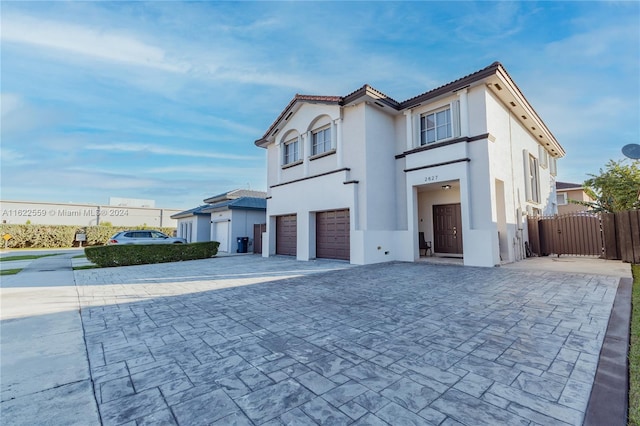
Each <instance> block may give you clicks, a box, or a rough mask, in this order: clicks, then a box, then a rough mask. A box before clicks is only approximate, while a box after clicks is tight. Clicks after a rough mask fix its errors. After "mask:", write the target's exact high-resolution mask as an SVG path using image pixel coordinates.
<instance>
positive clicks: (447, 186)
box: [442, 185, 451, 189]
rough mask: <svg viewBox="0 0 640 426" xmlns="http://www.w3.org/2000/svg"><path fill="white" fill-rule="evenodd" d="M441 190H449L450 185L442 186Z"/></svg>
mask: <svg viewBox="0 0 640 426" xmlns="http://www.w3.org/2000/svg"><path fill="white" fill-rule="evenodd" d="M442 189H451V185H442Z"/></svg>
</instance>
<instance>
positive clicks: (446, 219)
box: [433, 204, 462, 254]
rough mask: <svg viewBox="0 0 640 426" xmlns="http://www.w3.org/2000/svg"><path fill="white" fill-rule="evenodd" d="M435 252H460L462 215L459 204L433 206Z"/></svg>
mask: <svg viewBox="0 0 640 426" xmlns="http://www.w3.org/2000/svg"><path fill="white" fill-rule="evenodd" d="M433 234H434V247H433V251H434V252H435V253H451V254H462V215H461V213H460V204H443V205H439V206H433Z"/></svg>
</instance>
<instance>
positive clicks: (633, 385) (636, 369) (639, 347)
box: [629, 265, 640, 426]
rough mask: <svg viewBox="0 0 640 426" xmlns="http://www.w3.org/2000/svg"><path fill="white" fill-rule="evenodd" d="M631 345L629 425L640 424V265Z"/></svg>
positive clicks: (635, 273) (636, 272) (636, 273)
mask: <svg viewBox="0 0 640 426" xmlns="http://www.w3.org/2000/svg"><path fill="white" fill-rule="evenodd" d="M631 270H632V271H633V292H632V293H631V347H630V348H629V425H630V426H640V265H632V266H631Z"/></svg>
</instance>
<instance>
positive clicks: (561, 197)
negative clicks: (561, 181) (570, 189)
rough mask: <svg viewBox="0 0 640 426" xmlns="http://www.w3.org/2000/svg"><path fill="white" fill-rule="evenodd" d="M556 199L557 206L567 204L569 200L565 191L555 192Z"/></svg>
mask: <svg viewBox="0 0 640 426" xmlns="http://www.w3.org/2000/svg"><path fill="white" fill-rule="evenodd" d="M556 200H557V202H558V205H559V206H566V205H567V204H569V201H567V193H566V192H558V193H557V194H556Z"/></svg>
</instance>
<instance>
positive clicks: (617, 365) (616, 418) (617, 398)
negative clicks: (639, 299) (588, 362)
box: [582, 278, 633, 426]
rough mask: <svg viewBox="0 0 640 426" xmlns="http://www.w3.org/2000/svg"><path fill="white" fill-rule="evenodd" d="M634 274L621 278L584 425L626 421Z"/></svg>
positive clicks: (621, 423)
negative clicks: (631, 276) (630, 276)
mask: <svg viewBox="0 0 640 426" xmlns="http://www.w3.org/2000/svg"><path fill="white" fill-rule="evenodd" d="M632 284H633V280H632V279H631V278H621V279H620V282H619V283H618V290H617V291H616V297H615V300H614V302H613V308H612V309H611V316H610V317H609V323H608V325H607V331H606V333H605V336H604V342H603V344H602V349H601V350H600V358H599V359H598V367H597V369H596V375H595V379H594V382H593V388H592V389H591V396H590V397H589V403H588V405H587V411H586V413H585V416H584V421H583V423H582V424H583V425H584V426H599V425H605V424H609V425H626V424H627V412H628V401H629V366H628V353H629V326H630V321H631V288H632Z"/></svg>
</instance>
